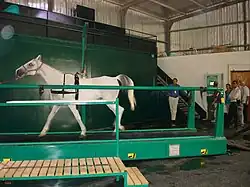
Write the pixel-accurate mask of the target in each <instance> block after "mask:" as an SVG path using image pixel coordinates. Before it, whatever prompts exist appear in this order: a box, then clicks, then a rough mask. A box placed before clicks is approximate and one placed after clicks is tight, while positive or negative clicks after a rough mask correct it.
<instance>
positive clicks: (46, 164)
mask: <svg viewBox="0 0 250 187" xmlns="http://www.w3.org/2000/svg"><path fill="white" fill-rule="evenodd" d="M50 162H51V160H44V162H43V167H49V166H50Z"/></svg>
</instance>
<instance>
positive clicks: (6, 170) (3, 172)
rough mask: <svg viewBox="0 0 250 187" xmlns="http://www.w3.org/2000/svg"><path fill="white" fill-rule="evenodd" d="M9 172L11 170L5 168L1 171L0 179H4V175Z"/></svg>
mask: <svg viewBox="0 0 250 187" xmlns="http://www.w3.org/2000/svg"><path fill="white" fill-rule="evenodd" d="M8 170H9V169H5V168H3V169H1V170H0V178H3V177H4V175H5V173H7V172H8Z"/></svg>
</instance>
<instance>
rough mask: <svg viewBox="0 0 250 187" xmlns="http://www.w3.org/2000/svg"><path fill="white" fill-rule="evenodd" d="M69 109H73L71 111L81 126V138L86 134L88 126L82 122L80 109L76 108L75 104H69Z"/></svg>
mask: <svg viewBox="0 0 250 187" xmlns="http://www.w3.org/2000/svg"><path fill="white" fill-rule="evenodd" d="M69 109H70V110H71V112H72V113H73V115H74V117H75V119H76V121H77V122H78V124H79V126H80V128H81V138H83V137H85V136H86V127H85V125H84V124H83V122H82V119H81V116H80V114H79V111H78V110H77V109H76V106H74V105H69Z"/></svg>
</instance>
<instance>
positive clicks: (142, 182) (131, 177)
mask: <svg viewBox="0 0 250 187" xmlns="http://www.w3.org/2000/svg"><path fill="white" fill-rule="evenodd" d="M126 171H127V172H128V186H138V187H139V186H143V187H146V186H148V185H149V182H148V181H147V179H146V178H145V177H144V176H143V175H142V173H141V172H140V170H139V169H138V168H137V167H127V168H126Z"/></svg>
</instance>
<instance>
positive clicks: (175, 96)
mask: <svg viewBox="0 0 250 187" xmlns="http://www.w3.org/2000/svg"><path fill="white" fill-rule="evenodd" d="M169 86H172V87H179V85H178V79H177V78H174V79H173V84H170V85H169ZM179 96H180V92H179V90H170V91H169V98H168V101H169V108H170V113H171V121H172V126H173V127H175V126H176V123H175V122H176V121H175V120H176V114H177V107H178V102H179Z"/></svg>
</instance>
